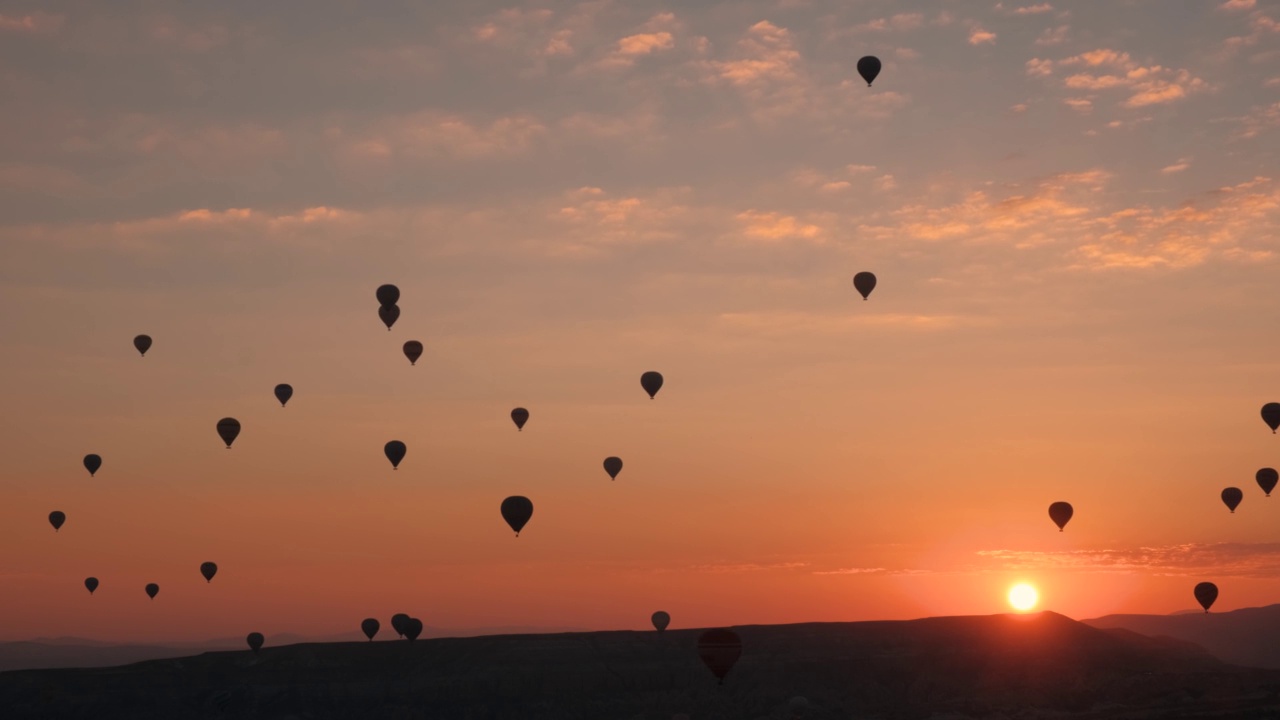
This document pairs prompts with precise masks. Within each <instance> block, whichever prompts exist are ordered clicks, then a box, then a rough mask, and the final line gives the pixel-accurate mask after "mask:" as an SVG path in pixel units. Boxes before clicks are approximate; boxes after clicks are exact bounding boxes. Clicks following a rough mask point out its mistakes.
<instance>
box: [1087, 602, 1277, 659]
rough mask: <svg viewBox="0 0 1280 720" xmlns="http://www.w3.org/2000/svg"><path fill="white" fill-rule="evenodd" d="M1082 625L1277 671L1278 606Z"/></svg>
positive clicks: (1129, 617)
mask: <svg viewBox="0 0 1280 720" xmlns="http://www.w3.org/2000/svg"><path fill="white" fill-rule="evenodd" d="M1083 622H1084V623H1085V624H1086V625H1089V626H1092V627H1096V628H1104V629H1109V628H1124V629H1126V630H1132V631H1133V632H1137V633H1142V634H1143V635H1150V636H1152V637H1160V636H1164V637H1171V638H1177V639H1179V640H1186V641H1188V642H1193V643H1195V644H1197V645H1199V646H1200V647H1203V648H1204V649H1205V650H1208V651H1209V652H1210V653H1212V654H1213V655H1214V657H1217V658H1218V659H1220V660H1224V661H1226V662H1229V663H1233V664H1236V665H1245V666H1248V667H1261V668H1276V669H1280V605H1268V606H1266V607H1260V608H1244V609H1241V610H1232V611H1231V612H1222V613H1219V612H1215V613H1203V612H1200V611H1199V610H1197V611H1195V612H1189V613H1178V614H1176V615H1107V616H1105V617H1100V618H1097V619H1095V620H1085V621H1083Z"/></svg>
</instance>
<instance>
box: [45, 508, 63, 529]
mask: <svg viewBox="0 0 1280 720" xmlns="http://www.w3.org/2000/svg"><path fill="white" fill-rule="evenodd" d="M66 521H67V515H66V513H64V512H62V511H61V510H54V511H53V512H51V513H49V524H50V525H52V526H53V531H54V532H58V528H60V527H62V523H64V522H66Z"/></svg>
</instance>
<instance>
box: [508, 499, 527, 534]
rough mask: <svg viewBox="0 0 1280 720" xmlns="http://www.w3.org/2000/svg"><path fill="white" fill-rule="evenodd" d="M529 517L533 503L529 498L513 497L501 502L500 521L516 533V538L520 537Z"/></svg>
mask: <svg viewBox="0 0 1280 720" xmlns="http://www.w3.org/2000/svg"><path fill="white" fill-rule="evenodd" d="M531 517H533V502H532V501H530V500H529V498H527V497H524V496H522V495H513V496H511V497H509V498H507V499H506V500H503V501H502V519H503V520H506V521H507V524H508V525H510V526H511V529H512V530H515V531H516V537H520V530H521V529H522V528H524V525H525V523H527V522H529V518H531Z"/></svg>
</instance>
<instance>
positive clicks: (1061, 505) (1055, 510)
mask: <svg viewBox="0 0 1280 720" xmlns="http://www.w3.org/2000/svg"><path fill="white" fill-rule="evenodd" d="M1073 514H1075V511H1074V510H1072V509H1071V503H1065V502H1056V503H1054V504H1052V505H1050V506H1049V518H1050V519H1052V520H1053V523H1054V524H1055V525H1057V526H1058V532H1062V529H1063V528H1065V527H1066V526H1067V522H1068V521H1070V520H1071V516H1072V515H1073Z"/></svg>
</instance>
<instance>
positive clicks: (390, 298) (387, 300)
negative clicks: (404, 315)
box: [374, 285, 400, 306]
mask: <svg viewBox="0 0 1280 720" xmlns="http://www.w3.org/2000/svg"><path fill="white" fill-rule="evenodd" d="M374 294H375V295H377V296H378V304H379V305H384V306H385V305H395V304H396V303H398V302H400V288H398V287H396V286H395V285H379V286H378V291H377V292H376V293H374Z"/></svg>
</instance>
